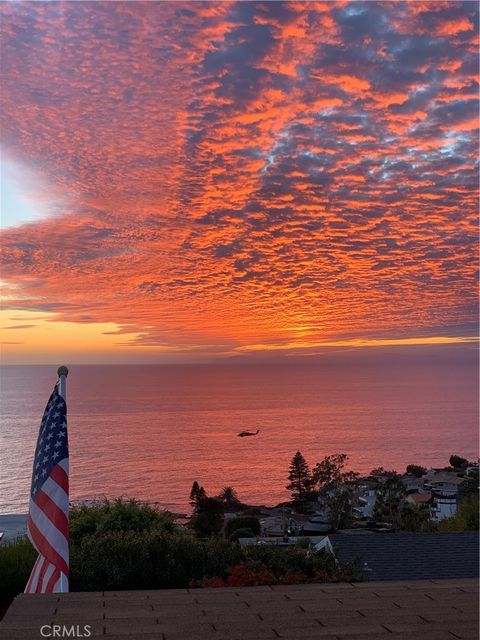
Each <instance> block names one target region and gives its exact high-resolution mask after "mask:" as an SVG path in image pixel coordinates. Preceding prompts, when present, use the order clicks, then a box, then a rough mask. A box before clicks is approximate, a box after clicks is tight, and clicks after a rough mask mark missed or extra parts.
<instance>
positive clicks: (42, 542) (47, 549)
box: [28, 516, 68, 576]
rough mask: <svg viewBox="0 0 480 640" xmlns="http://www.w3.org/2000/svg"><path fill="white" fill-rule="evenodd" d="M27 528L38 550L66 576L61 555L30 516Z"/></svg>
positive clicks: (64, 564)
mask: <svg viewBox="0 0 480 640" xmlns="http://www.w3.org/2000/svg"><path fill="white" fill-rule="evenodd" d="M28 530H29V531H30V535H31V536H32V539H33V542H34V543H35V546H36V547H37V549H38V551H39V552H40V553H41V554H42V556H45V558H47V560H49V562H51V563H52V564H53V565H55V566H56V567H57V569H60V571H62V572H63V573H64V574H65V575H66V576H68V565H67V563H66V562H65V560H64V559H63V558H62V556H61V555H60V554H59V553H58V552H57V551H55V549H54V548H53V547H52V545H51V544H50V543H49V542H48V540H47V539H46V538H45V536H44V535H43V534H42V533H40V531H39V530H38V528H37V526H36V525H35V523H34V522H33V520H32V516H29V517H28Z"/></svg>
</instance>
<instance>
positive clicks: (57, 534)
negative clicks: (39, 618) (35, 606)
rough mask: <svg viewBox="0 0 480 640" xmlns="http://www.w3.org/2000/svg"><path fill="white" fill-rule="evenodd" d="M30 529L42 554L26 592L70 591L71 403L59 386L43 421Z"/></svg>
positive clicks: (36, 452) (28, 529)
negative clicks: (69, 436) (69, 431)
mask: <svg viewBox="0 0 480 640" xmlns="http://www.w3.org/2000/svg"><path fill="white" fill-rule="evenodd" d="M27 531H28V537H29V538H30V541H31V542H32V544H33V546H34V547H35V549H36V550H37V551H38V553H39V556H38V558H37V561H36V562H35V565H34V567H33V569H32V573H31V575H30V579H29V580H28V582H27V586H26V587H25V593H57V592H59V591H68V567H69V557H68V437H67V406H66V404H65V400H64V399H63V398H62V396H61V395H60V394H59V393H58V385H57V386H56V387H55V389H54V390H53V393H52V395H51V396H50V399H49V400H48V403H47V406H46V407H45V411H44V413H43V418H42V422H41V424H40V433H39V435H38V440H37V448H36V450H35V460H34V462H33V473H32V488H31V492H30V510H29V514H28V523H27Z"/></svg>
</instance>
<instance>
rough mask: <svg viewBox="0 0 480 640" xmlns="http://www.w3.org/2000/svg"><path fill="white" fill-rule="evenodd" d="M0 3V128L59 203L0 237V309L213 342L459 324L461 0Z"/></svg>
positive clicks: (470, 116)
mask: <svg viewBox="0 0 480 640" xmlns="http://www.w3.org/2000/svg"><path fill="white" fill-rule="evenodd" d="M1 13H2V37H3V45H2V54H3V64H2V71H3V87H4V90H3V92H2V96H1V100H2V105H1V106H2V118H3V125H2V134H3V137H4V145H5V147H6V149H7V150H8V153H9V155H11V157H12V158H14V159H15V160H17V161H19V162H28V163H29V166H34V167H36V168H37V169H38V171H39V173H40V174H42V175H43V176H44V177H45V178H46V179H47V180H48V183H49V184H52V185H53V187H52V188H53V189H54V190H55V192H56V194H57V195H58V194H63V196H65V197H67V198H68V202H69V206H68V208H66V209H65V211H64V213H63V214H62V215H60V216H57V217H56V218H55V219H53V220H41V221H37V222H34V223H31V224H28V225H23V226H20V227H17V228H13V229H7V230H5V231H4V232H3V234H2V244H3V253H2V277H3V278H4V280H6V281H7V283H9V284H10V285H12V290H11V291H10V300H9V302H10V303H11V304H12V306H13V307H15V308H19V309H22V308H25V309H31V308H38V309H45V308H46V307H45V305H48V308H50V309H55V311H56V312H57V313H58V318H59V319H63V320H68V321H81V320H82V318H85V317H88V318H89V319H90V321H92V322H115V323H117V324H118V325H120V326H123V327H129V328H130V329H131V330H136V331H137V332H138V333H139V336H140V337H138V338H137V340H138V341H139V343H140V344H155V343H157V342H158V341H162V340H163V341H165V339H164V338H165V336H168V344H169V345H175V344H178V345H182V344H188V345H189V347H188V348H195V345H199V346H201V345H208V348H209V349H211V351H212V353H215V352H217V351H218V350H220V351H221V348H222V345H228V349H230V350H235V348H236V347H238V348H241V349H242V350H244V349H245V348H247V349H248V345H249V344H252V345H253V344H266V345H267V346H268V344H272V345H278V344H282V342H284V343H285V344H291V343H292V339H294V338H295V336H296V335H297V334H298V332H299V331H301V333H302V344H303V343H308V341H311V342H312V343H318V342H319V341H321V340H332V339H334V338H335V337H336V336H343V337H344V338H345V337H348V336H349V335H351V336H359V335H360V336H361V335H364V336H366V335H371V333H372V331H373V332H377V333H378V335H382V336H391V337H398V336H409V335H439V328H441V333H440V334H441V335H445V334H448V331H449V327H451V328H452V330H453V327H457V326H459V325H463V326H472V324H471V323H472V322H474V319H475V314H476V264H477V259H476V252H477V247H476V208H477V207H476V187H477V179H476V176H477V167H476V164H475V163H476V149H477V144H478V137H477V136H478V132H477V95H478V84H477V70H476V58H477V48H476V47H477V45H476V38H477V25H478V17H477V15H476V14H477V5H476V3H474V2H451V3H449V2H437V3H431V2H413V3H410V2H402V3H397V2H391V3H383V2H379V3H376V2H366V3H363V2H354V3H345V2H339V3H335V2H328V3H322V2H316V3H302V2H292V3H288V2H281V3H279V2H269V3H257V2H253V3H243V2H242V3H235V2H234V3H194V2H192V3H162V2H156V3H143V2H139V3H123V2H117V3H103V2H96V3H83V2H82V3H68V4H59V3H4V4H3V5H2V6H1ZM305 326H308V327H310V328H309V329H308V331H307V330H303V331H302V330H301V328H302V327H305ZM299 328H300V329H299Z"/></svg>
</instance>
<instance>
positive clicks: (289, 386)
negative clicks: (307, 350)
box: [0, 363, 478, 513]
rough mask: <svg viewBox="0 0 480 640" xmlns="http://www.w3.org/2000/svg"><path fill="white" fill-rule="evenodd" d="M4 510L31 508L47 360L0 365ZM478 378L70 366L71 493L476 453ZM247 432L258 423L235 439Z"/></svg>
mask: <svg viewBox="0 0 480 640" xmlns="http://www.w3.org/2000/svg"><path fill="white" fill-rule="evenodd" d="M1 382H2V384H1V410H2V421H1V427H0V513H22V512H25V511H26V510H27V505H28V492H29V485H30V478H31V466H32V460H33V454H34V447H35V443H36V439H37V435H38V427H39V423H40V418H41V415H42V412H43V409H44V406H45V403H46V401H47V399H48V395H49V393H50V391H51V388H52V386H53V383H54V382H55V367H53V366H43V365H42V366H29V367H27V366H10V367H2V377H1ZM477 385H478V379H477V375H476V371H475V368H474V367H473V366H471V365H461V364H457V365H449V366H447V365H438V364H436V365H435V366H431V367H429V366H425V365H422V366H420V365H415V366H410V365H407V364H401V365H398V366H393V365H387V364H385V365H382V366H380V367H379V366H373V365H371V364H370V365H362V366H360V365H358V363H357V364H356V365H354V366H348V365H347V364H340V365H338V366H333V367H332V366H328V367H325V366H320V365H303V364H300V365H298V364H294V365H188V366H80V365H79V366H72V367H71V368H70V375H69V378H68V398H67V404H68V419H69V422H68V429H69V439H70V465H71V475H70V487H71V497H72V498H73V499H77V498H89V497H97V496H101V495H106V496H109V497H114V496H120V495H123V496H128V497H136V498H141V499H148V500H158V501H159V502H160V503H161V504H162V505H164V506H165V507H166V508H169V509H172V510H175V511H180V512H185V511H188V510H189V507H188V495H189V492H190V488H191V485H192V482H193V481H194V480H198V481H199V482H200V483H201V484H203V485H204V486H205V489H206V491H207V493H208V494H209V495H215V493H216V492H218V491H219V490H220V489H221V488H222V487H224V486H233V487H235V489H236V490H237V492H238V494H239V496H240V498H242V499H244V500H246V501H252V502H259V503H260V502H263V503H266V504H273V503H275V502H278V501H280V500H281V499H284V498H285V497H286V496H287V492H286V491H285V489H284V486H285V484H286V476H287V474H288V466H289V462H290V460H291V458H292V456H293V454H294V453H295V452H296V451H297V449H300V450H301V451H302V453H303V454H304V455H305V457H306V458H307V461H308V462H309V463H310V464H312V465H313V464H314V463H315V462H316V461H318V460H320V459H321V458H323V456H325V455H327V454H331V453H336V452H345V453H348V454H349V455H350V459H351V465H350V466H351V468H353V469H356V470H358V471H363V472H368V471H370V469H372V468H373V467H375V466H378V465H382V466H384V467H387V468H396V469H397V470H399V471H400V470H404V468H405V465H406V464H408V463H413V462H415V463H421V464H424V465H443V464H446V463H447V461H448V457H449V455H450V454H451V453H458V454H460V455H463V456H466V457H470V458H475V457H476V456H478V452H477V402H478V395H477V394H478V392H477V389H478V386H477ZM242 429H249V430H250V429H253V430H256V429H260V434H259V435H258V436H256V437H254V438H238V437H237V433H238V432H239V431H241V430H242Z"/></svg>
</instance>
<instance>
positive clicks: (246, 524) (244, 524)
mask: <svg viewBox="0 0 480 640" xmlns="http://www.w3.org/2000/svg"><path fill="white" fill-rule="evenodd" d="M236 529H251V530H252V532H253V534H254V535H256V536H258V535H260V520H259V519H258V518H255V516H237V517H236V518H232V519H231V520H229V521H228V522H227V524H226V525H225V535H226V536H227V538H229V537H230V536H231V535H232V533H233V532H234V531H235V530H236Z"/></svg>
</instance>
